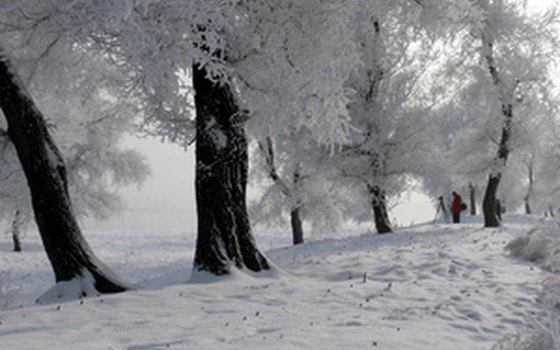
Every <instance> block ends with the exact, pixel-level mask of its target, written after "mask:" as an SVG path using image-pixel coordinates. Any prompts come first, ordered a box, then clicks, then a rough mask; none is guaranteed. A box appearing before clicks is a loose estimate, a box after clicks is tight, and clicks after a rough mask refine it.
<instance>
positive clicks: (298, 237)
mask: <svg viewBox="0 0 560 350" xmlns="http://www.w3.org/2000/svg"><path fill="white" fill-rule="evenodd" d="M290 218H291V224H292V237H293V243H294V245H296V244H301V243H303V224H302V221H301V217H300V208H299V207H297V208H295V209H293V210H292V211H291V212H290Z"/></svg>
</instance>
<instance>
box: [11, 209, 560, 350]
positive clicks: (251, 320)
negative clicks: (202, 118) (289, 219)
mask: <svg viewBox="0 0 560 350" xmlns="http://www.w3.org/2000/svg"><path fill="white" fill-rule="evenodd" d="M505 219H506V224H505V225H504V227H502V228H499V229H483V228H482V224H481V222H480V219H479V218H476V219H470V218H467V223H463V224H460V225H451V224H439V223H437V224H432V223H426V224H421V225H416V226H412V227H409V228H403V229H400V230H397V233H395V234H392V235H382V236H380V235H374V234H371V233H364V232H357V234H353V235H350V236H349V237H346V238H338V239H327V240H322V241H316V242H311V243H306V244H304V245H300V246H297V247H291V246H289V243H290V235H289V233H288V232H286V234H285V237H279V236H275V235H270V234H266V233H262V232H257V233H256V238H257V241H258V242H259V246H260V247H261V248H262V249H263V250H264V251H265V252H266V255H267V256H268V257H269V259H270V260H271V261H272V263H273V264H274V266H275V270H274V271H273V272H271V273H265V274H262V275H255V274H249V273H246V272H244V271H237V272H235V273H234V274H232V275H231V276H228V277H226V278H219V279H216V278H204V277H205V276H197V279H196V282H192V281H191V282H187V281H188V280H189V277H190V274H191V267H192V258H193V250H194V243H195V237H194V234H193V233H188V232H184V231H180V230H159V231H158V230H116V229H115V230H98V231H87V232H86V236H87V239H88V241H89V242H90V245H91V246H92V248H93V250H94V251H95V252H96V254H97V255H98V257H99V258H100V259H101V260H102V261H104V262H105V263H107V264H108V265H109V266H110V267H111V268H112V269H113V270H114V271H115V272H116V273H117V274H119V275H120V276H122V277H123V278H125V279H127V280H129V281H130V282H132V283H135V284H136V285H139V286H142V287H143V288H140V289H138V290H136V291H132V292H127V293H122V294H118V295H102V296H96V297H91V298H86V299H77V300H72V301H66V302H62V301H57V302H54V303H51V304H45V305H37V304H34V303H33V302H34V300H35V299H36V298H37V297H39V296H40V295H41V294H42V293H43V292H45V291H46V290H48V289H49V288H51V287H52V285H53V283H52V272H51V271H50V267H49V264H48V262H47V260H46V256H45V254H44V253H43V251H42V248H41V245H40V242H39V239H38V237H36V234H28V235H27V236H26V237H25V238H24V241H23V244H24V245H23V248H24V252H23V253H14V252H11V251H10V250H11V246H10V244H11V242H10V241H9V236H7V235H4V236H0V266H1V267H0V283H2V286H0V287H1V288H0V308H2V306H4V305H5V304H7V307H4V308H3V309H0V344H1V345H0V348H2V349H37V348H43V349H130V350H132V349H136V350H140V349H168V348H169V349H248V350H250V349H263V348H266V349H363V348H374V349H420V350H421V349H430V350H432V349H469V350H472V349H490V348H492V346H493V345H494V344H496V343H497V342H499V341H500V340H503V339H505V338H506V337H508V336H511V335H512V334H516V333H517V332H518V331H519V330H521V329H523V328H524V327H525V326H526V325H528V324H530V323H531V322H533V323H537V324H542V322H547V321H546V320H551V319H552V320H555V319H557V316H556V313H555V311H551V310H550V309H546V308H545V307H544V306H543V305H541V304H539V302H538V300H537V299H538V296H539V293H540V292H541V290H542V288H543V287H542V283H543V281H544V280H545V279H549V278H550V277H551V276H552V275H553V273H552V272H549V271H547V270H545V269H541V268H540V267H538V266H537V265H535V264H534V263H531V262H528V261H524V260H521V259H519V258H516V257H513V256H511V255H510V253H509V252H508V251H507V250H505V249H504V248H505V246H506V245H507V244H508V243H509V242H510V241H511V240H512V239H514V238H517V237H520V236H522V235H524V234H525V233H527V232H529V231H530V230H531V229H532V225H533V224H532V223H531V221H529V220H527V219H525V218H521V217H515V216H506V217H505ZM206 277H207V276H206ZM86 280H87V278H86ZM551 315H552V316H551ZM510 348H513V347H510Z"/></svg>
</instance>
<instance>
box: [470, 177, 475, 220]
mask: <svg viewBox="0 0 560 350" xmlns="http://www.w3.org/2000/svg"><path fill="white" fill-rule="evenodd" d="M469 197H470V202H471V215H472V216H476V186H475V185H473V184H472V183H470V184H469Z"/></svg>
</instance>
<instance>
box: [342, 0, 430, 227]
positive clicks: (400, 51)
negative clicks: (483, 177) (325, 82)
mask: <svg viewBox="0 0 560 350" xmlns="http://www.w3.org/2000/svg"><path fill="white" fill-rule="evenodd" d="M404 7H406V9H404ZM424 10H425V9H424V8H423V7H422V6H419V5H418V4H416V5H411V4H410V3H406V2H404V3H395V4H390V5H388V4H385V5H381V4H377V5H375V4H374V5H371V4H370V5H364V7H363V8H362V9H361V11H360V12H358V13H357V14H356V20H355V22H356V23H357V25H356V28H355V40H356V41H357V42H358V43H359V47H360V48H361V58H362V65H361V66H360V67H359V68H357V69H356V71H355V73H354V74H353V75H352V76H351V78H350V79H349V81H348V82H347V86H348V87H349V88H350V89H352V90H353V91H355V96H354V98H353V101H352V103H350V104H349V110H350V115H351V117H352V125H353V127H354V128H353V131H352V132H351V139H350V142H348V143H347V144H345V145H344V147H343V148H342V152H340V154H339V155H338V156H337V158H338V160H337V163H338V164H337V168H338V169H339V170H340V173H341V175H342V176H343V177H345V178H346V179H347V181H350V182H354V183H356V184H359V186H361V187H362V188H363V191H364V193H366V194H367V198H368V202H369V203H370V206H371V209H372V212H373V217H374V222H375V227H376V230H377V232H378V233H389V232H392V228H391V223H390V221H389V214H388V200H389V197H393V198H395V197H397V196H398V195H400V194H401V193H403V192H404V191H405V190H407V189H409V188H410V187H412V184H413V183H414V181H413V180H412V179H413V178H415V177H417V178H419V177H422V176H424V175H426V174H427V172H432V171H433V170H429V169H428V168H432V169H435V168H437V164H436V163H434V162H433V160H435V159H430V158H431V157H430V156H429V155H430V154H431V153H433V151H432V150H433V148H434V143H433V141H432V140H433V139H434V137H433V135H432V131H433V130H432V128H430V126H429V125H430V122H429V120H428V117H429V115H430V114H431V113H432V107H433V106H434V100H433V97H432V96H430V94H429V93H426V92H425V91H428V92H429V90H430V89H429V84H426V83H425V80H427V78H428V76H429V75H428V73H429V72H428V68H429V67H430V65H431V64H433V63H434V62H435V59H436V58H437V55H438V52H437V50H434V49H432V48H431V47H430V46H432V43H433V41H432V39H431V38H430V37H429V36H428V35H427V34H426V30H425V29H424V28H422V26H418V25H417V23H416V20H414V18H416V16H418V15H419V14H420V13H422V12H423V11H424ZM419 47H420V48H422V49H421V50H419V49H418V48H419ZM420 159H422V161H420Z"/></svg>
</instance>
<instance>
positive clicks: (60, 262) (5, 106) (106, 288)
mask: <svg viewBox="0 0 560 350" xmlns="http://www.w3.org/2000/svg"><path fill="white" fill-rule="evenodd" d="M0 108H1V109H2V111H3V112H4V115H5V117H6V120H7V123H8V135H9V137H10V140H11V141H12V142H13V144H14V146H15V149H16V151H17V155H18V158H19V160H20V162H21V165H22V168H23V171H24V173H25V177H26V178H27V183H28V185H29V190H30V192H31V199H32V205H33V210H34V213H35V220H36V221H37V226H38V228H39V232H40V234H41V239H42V241H43V245H44V246H45V251H46V253H47V256H48V258H49V260H50V262H51V265H52V268H53V270H54V275H55V279H56V281H57V282H61V281H70V280H72V279H75V278H80V277H85V275H86V273H89V274H91V276H92V277H93V279H94V281H93V284H94V286H95V288H96V289H97V291H98V292H100V293H116V292H122V291H124V290H126V289H127V286H126V284H125V283H123V282H121V281H119V280H118V278H116V277H115V276H114V274H113V273H112V272H111V271H110V270H109V268H108V267H106V266H105V265H103V264H102V263H101V262H100V261H99V260H98V259H97V258H96V257H95V255H94V254H93V252H92V250H91V249H90V247H89V246H88V244H87V242H86V241H85V239H84V237H83V235H82V232H81V230H80V228H79V226H78V223H77V221H76V218H75V216H74V212H73V209H72V205H71V203H70V197H69V194H68V184H67V180H66V168H65V165H64V161H63V160H62V157H61V155H60V153H59V151H58V148H57V147H56V145H55V144H54V141H53V139H52V138H51V136H50V134H49V132H48V130H47V127H46V124H45V120H44V119H43V116H42V114H41V112H40V111H39V110H38V109H37V107H36V106H35V104H34V102H33V100H32V99H31V96H30V95H29V94H28V92H27V91H26V90H25V88H24V87H23V85H22V83H21V82H20V80H19V78H18V77H17V75H16V73H15V72H14V70H13V67H12V66H11V63H10V62H9V60H8V58H7V57H6V56H5V54H4V53H3V52H2V51H1V50H0ZM84 294H85V292H84ZM84 296H85V295H84Z"/></svg>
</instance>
